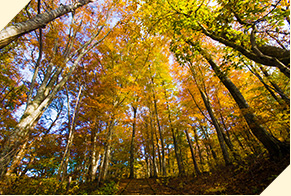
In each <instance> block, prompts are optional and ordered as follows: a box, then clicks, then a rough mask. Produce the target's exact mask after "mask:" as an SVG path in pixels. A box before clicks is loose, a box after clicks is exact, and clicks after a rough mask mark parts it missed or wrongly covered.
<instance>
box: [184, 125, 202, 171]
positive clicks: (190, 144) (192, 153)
mask: <svg viewBox="0 0 291 196" xmlns="http://www.w3.org/2000/svg"><path fill="white" fill-rule="evenodd" d="M185 133H186V137H187V141H188V143H189V147H190V151H191V155H192V160H193V163H194V168H195V171H196V174H197V176H199V175H200V174H201V172H200V170H199V168H198V165H197V162H196V158H195V153H194V149H193V145H192V142H191V139H190V137H189V133H188V130H187V129H185Z"/></svg>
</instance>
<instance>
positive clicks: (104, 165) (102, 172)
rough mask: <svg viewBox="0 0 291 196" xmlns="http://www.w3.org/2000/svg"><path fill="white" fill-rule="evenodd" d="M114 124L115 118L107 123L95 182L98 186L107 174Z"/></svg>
mask: <svg viewBox="0 0 291 196" xmlns="http://www.w3.org/2000/svg"><path fill="white" fill-rule="evenodd" d="M114 124H115V120H114V119H111V120H110V122H109V125H108V132H107V137H106V143H105V148H104V154H103V159H102V164H101V167H100V170H99V176H98V182H97V184H98V186H99V185H100V182H101V181H103V180H105V179H106V176H107V171H108V164H109V159H110V152H111V143H112V142H111V140H112V133H113V127H114Z"/></svg>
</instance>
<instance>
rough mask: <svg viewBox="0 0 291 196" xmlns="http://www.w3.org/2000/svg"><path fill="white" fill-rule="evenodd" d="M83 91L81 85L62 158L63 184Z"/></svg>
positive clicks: (60, 174) (60, 176) (60, 175)
mask: <svg viewBox="0 0 291 196" xmlns="http://www.w3.org/2000/svg"><path fill="white" fill-rule="evenodd" d="M82 89H83V86H82V85H81V86H80V88H79V92H78V96H77V100H76V105H75V109H74V114H73V117H72V120H71V124H70V128H69V136H68V142H67V145H66V148H65V152H64V154H63V157H62V161H61V164H60V167H59V172H58V175H59V178H60V179H61V182H62V181H63V180H64V179H65V177H66V175H67V167H68V162H69V157H70V150H71V146H72V144H73V139H74V132H75V126H76V121H77V118H78V113H79V109H80V102H81V100H82V98H81V94H82ZM68 107H70V106H69V105H68Z"/></svg>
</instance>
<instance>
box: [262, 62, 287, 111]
mask: <svg viewBox="0 0 291 196" xmlns="http://www.w3.org/2000/svg"><path fill="white" fill-rule="evenodd" d="M259 67H260V69H261V71H262V72H263V74H264V75H265V77H266V78H267V79H268V80H269V82H270V83H271V85H272V86H273V87H274V89H275V90H276V92H277V93H278V94H279V95H280V97H281V98H282V99H283V100H284V101H285V103H286V104H287V106H288V107H290V98H289V97H288V95H286V94H285V93H284V91H283V90H282V89H281V88H280V87H279V86H278V85H277V84H276V83H275V82H273V81H272V79H271V76H270V74H269V73H268V71H267V70H266V69H265V68H264V67H263V66H260V65H259Z"/></svg>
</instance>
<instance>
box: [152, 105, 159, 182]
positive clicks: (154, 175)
mask: <svg viewBox="0 0 291 196" xmlns="http://www.w3.org/2000/svg"><path fill="white" fill-rule="evenodd" d="M152 118H153V117H152V111H151V109H150V125H151V141H152V160H153V165H152V166H153V174H151V175H152V176H151V177H154V178H156V177H158V174H157V166H156V149H155V141H154V128H153V120H152Z"/></svg>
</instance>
